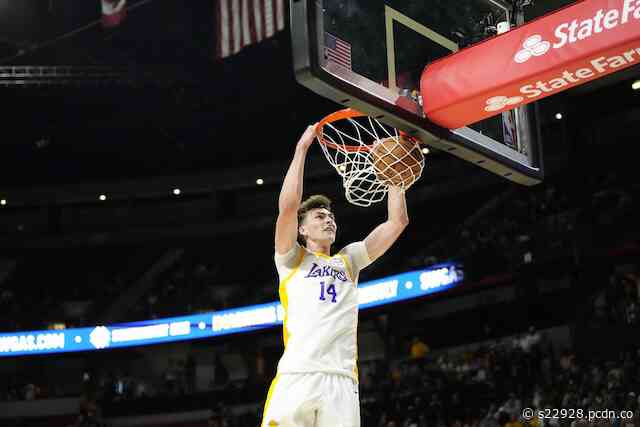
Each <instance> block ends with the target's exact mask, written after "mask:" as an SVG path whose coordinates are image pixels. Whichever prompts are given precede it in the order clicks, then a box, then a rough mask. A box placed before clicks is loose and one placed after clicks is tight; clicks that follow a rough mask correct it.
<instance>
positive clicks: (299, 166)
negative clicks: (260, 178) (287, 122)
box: [275, 125, 316, 254]
mask: <svg viewBox="0 0 640 427" xmlns="http://www.w3.org/2000/svg"><path fill="white" fill-rule="evenodd" d="M315 137H316V125H313V126H309V127H308V128H307V130H306V131H305V132H304V134H303V135H302V137H301V138H300V140H299V141H298V144H297V145H296V151H295V154H294V156H293V160H291V164H290V165H289V170H288V171H287V175H286V176H285V177H284V182H283V184H282V189H281V190H280V198H279V199H278V220H277V221H276V235H275V246H276V252H277V253H279V254H285V253H287V252H289V251H290V250H291V248H293V246H294V245H295V243H296V239H297V237H298V208H299V207H300V203H301V202H302V183H303V179H304V163H305V160H306V158H307V152H308V151H309V147H310V146H311V144H312V143H313V140H314V138H315Z"/></svg>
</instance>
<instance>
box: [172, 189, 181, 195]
mask: <svg viewBox="0 0 640 427" xmlns="http://www.w3.org/2000/svg"><path fill="white" fill-rule="evenodd" d="M180 193H181V191H180V189H179V188H174V189H173V194H175V195H176V196H179V195H180Z"/></svg>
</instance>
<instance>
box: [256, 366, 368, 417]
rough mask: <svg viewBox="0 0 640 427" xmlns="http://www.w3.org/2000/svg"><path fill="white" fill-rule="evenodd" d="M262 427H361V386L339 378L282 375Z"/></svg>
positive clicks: (271, 389)
mask: <svg viewBox="0 0 640 427" xmlns="http://www.w3.org/2000/svg"><path fill="white" fill-rule="evenodd" d="M261 427H360V396H359V395H358V384H357V383H356V382H355V381H354V380H353V379H352V378H349V377H346V376H343V375H335V374H325V373H320V372H318V373H311V374H278V375H276V377H275V378H274V380H273V382H272V383H271V387H269V393H268V395H267V402H266V404H265V407H264V415H263V417H262V424H261Z"/></svg>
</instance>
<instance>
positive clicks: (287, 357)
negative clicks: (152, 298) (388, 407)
mask: <svg viewBox="0 0 640 427" xmlns="http://www.w3.org/2000/svg"><path fill="white" fill-rule="evenodd" d="M315 135H316V126H309V127H308V128H307V130H306V131H305V132H304V134H303V135H302V137H301V138H300V140H299V141H298V144H297V146H296V149H295V155H294V157H293V160H292V161H291V165H290V166H289V170H288V171H287V175H286V177H285V179H284V183H283V185H282V190H281V192H280V199H279V202H278V208H279V214H278V220H277V222H276V232H275V264H276V268H277V270H278V274H279V276H280V287H279V292H280V300H281V302H282V305H283V308H284V310H285V317H284V325H283V336H284V346H285V350H284V354H283V355H282V358H281V359H280V362H279V364H278V372H277V375H276V377H275V379H274V380H273V382H272V383H271V387H270V388H269V392H268V394H267V401H266V404H265V408H264V414H263V419H262V424H261V425H262V427H276V426H277V427H359V426H360V401H359V398H358V368H357V366H356V363H357V357H358V346H357V327H358V292H357V285H358V274H359V273H360V270H362V269H363V268H365V267H367V266H368V265H369V264H371V263H372V262H373V261H375V260H376V259H377V258H378V257H380V256H381V255H382V254H384V253H385V252H386V251H387V250H388V249H389V248H390V247H391V245H393V243H394V242H395V241H396V240H397V239H398V237H399V236H400V234H401V233H402V231H403V230H404V229H405V228H406V227H407V224H408V223H409V217H408V215H407V207H406V202H405V195H404V192H403V191H402V190H400V189H399V188H393V187H392V188H389V193H388V218H387V220H386V221H385V222H384V223H382V224H381V225H379V226H378V227H376V228H375V229H374V230H373V231H372V232H371V234H369V236H367V237H366V238H365V239H364V241H360V242H355V243H352V244H350V245H347V246H346V247H345V248H344V249H342V250H341V251H339V252H338V253H337V254H332V253H331V245H332V244H333V243H334V241H335V239H336V232H337V225H336V222H335V217H334V214H333V212H332V211H331V201H330V200H329V199H328V198H326V197H324V196H312V197H310V198H309V199H307V200H306V201H305V202H304V203H301V202H302V183H303V176H304V163H305V159H306V156H307V151H308V150H309V147H310V146H311V144H312V143H313V141H314V138H315Z"/></svg>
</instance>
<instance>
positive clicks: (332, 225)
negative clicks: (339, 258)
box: [300, 208, 338, 244]
mask: <svg viewBox="0 0 640 427" xmlns="http://www.w3.org/2000/svg"><path fill="white" fill-rule="evenodd" d="M337 231H338V226H337V225H336V220H335V217H334V216H333V213H332V212H331V211H330V210H328V209H325V208H318V209H311V210H310V211H309V212H307V214H306V215H305V217H304V220H303V221H302V224H301V226H300V234H302V235H303V236H304V237H305V238H306V239H307V240H309V239H311V240H313V241H314V242H328V243H329V244H332V243H333V242H335V240H336V232H337Z"/></svg>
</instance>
